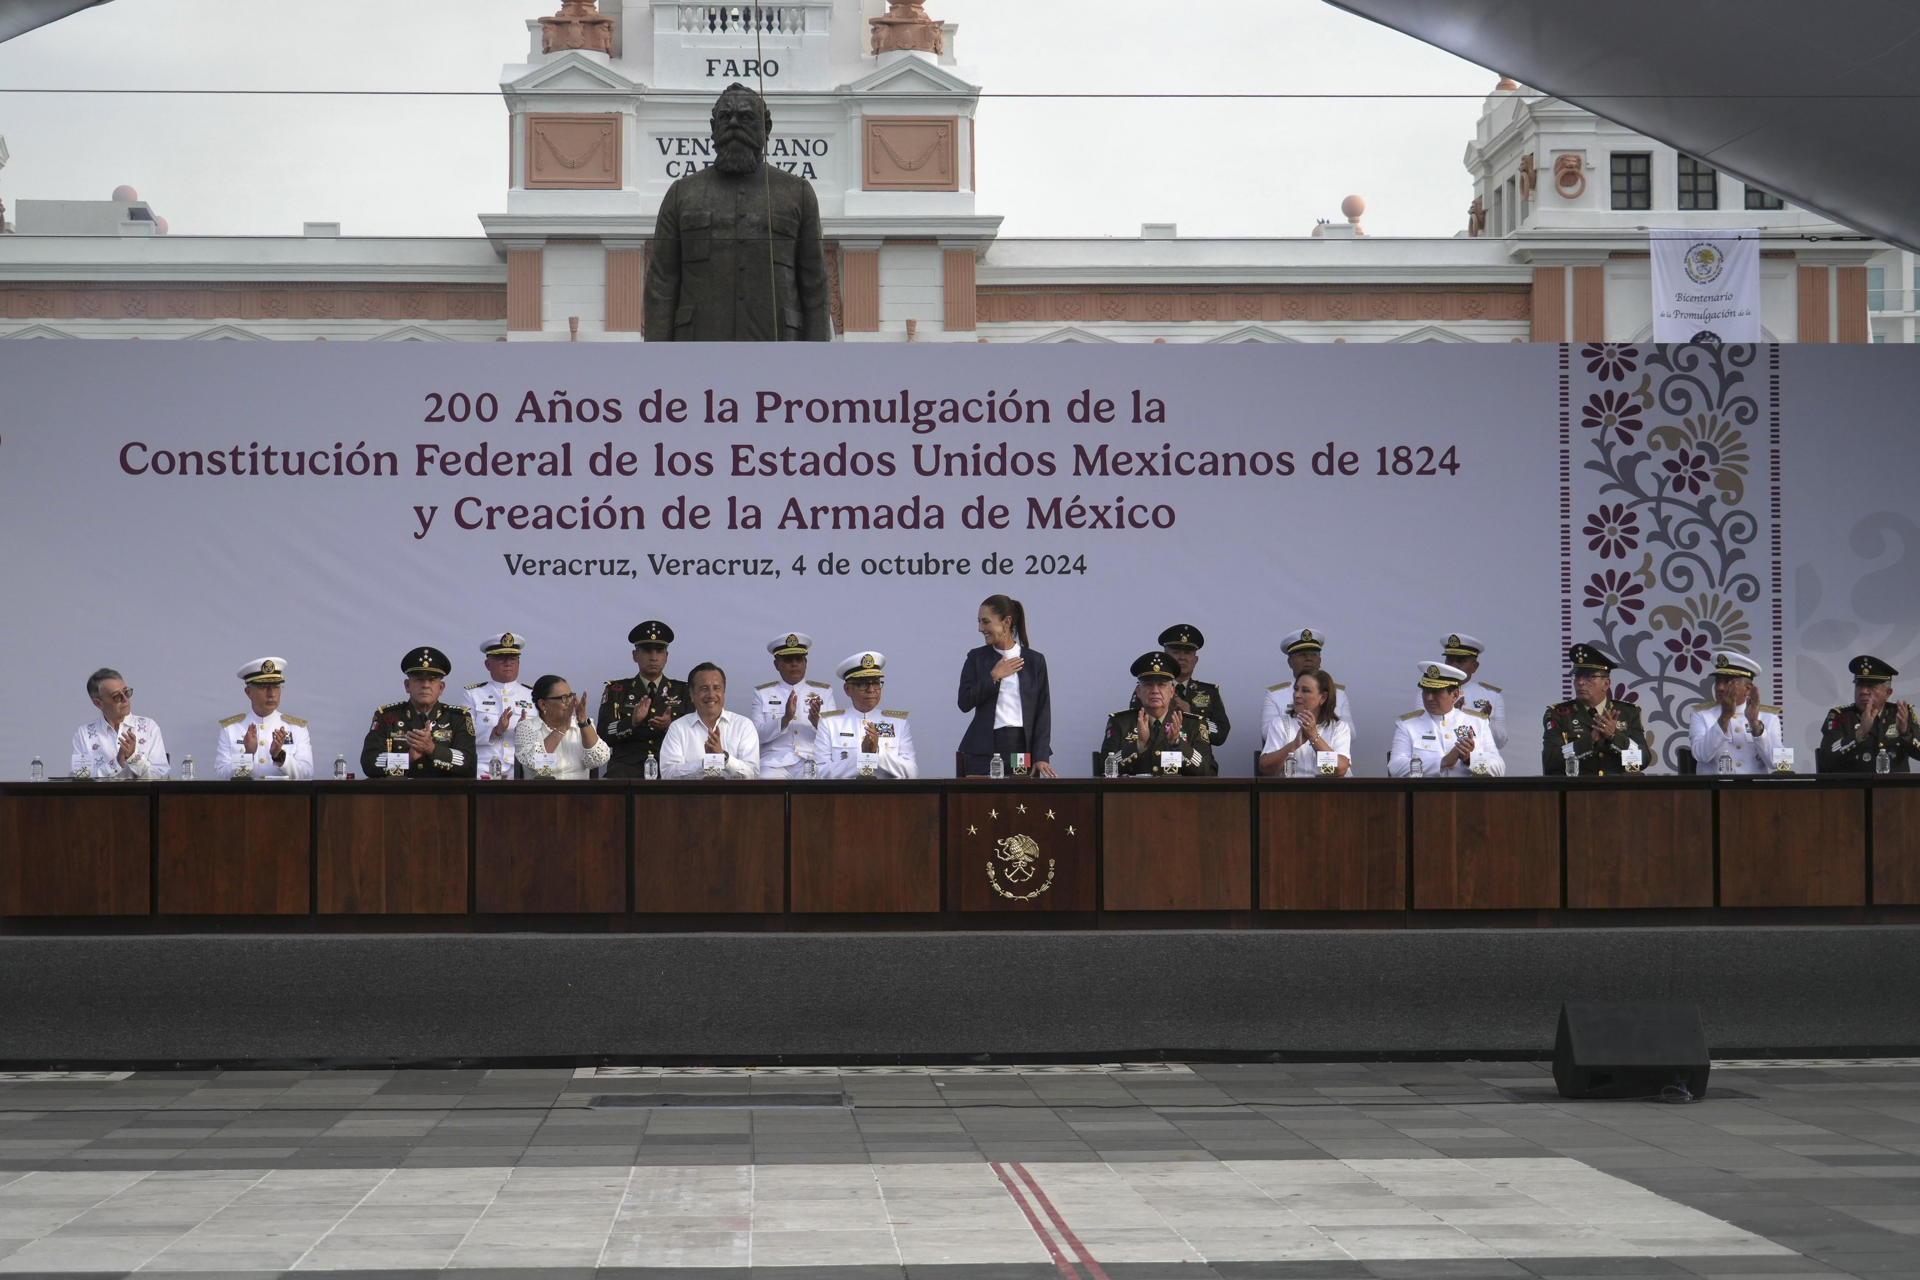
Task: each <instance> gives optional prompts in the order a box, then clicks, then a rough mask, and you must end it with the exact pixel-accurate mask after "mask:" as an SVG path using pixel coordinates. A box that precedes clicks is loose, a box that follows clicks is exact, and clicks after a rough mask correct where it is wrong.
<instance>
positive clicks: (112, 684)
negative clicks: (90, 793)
mask: <svg viewBox="0 0 1920 1280" xmlns="http://www.w3.org/2000/svg"><path fill="white" fill-rule="evenodd" d="M87 697H89V698H91V699H93V705H94V706H96V707H98V708H99V709H100V718H99V719H98V720H95V721H94V722H93V723H91V724H83V725H81V726H80V727H79V728H78V729H75V730H74V731H73V776H74V777H75V778H95V779H115V778H117V779H120V780H122V781H127V782H142V781H146V780H148V779H152V778H165V777H167V776H168V775H170V774H171V773H172V772H173V769H172V766H171V765H170V764H168V762H167V744H166V743H165V742H164V741H162V740H161V737H160V726H159V725H157V724H155V723H154V722H153V721H151V720H149V719H147V717H145V716H136V715H134V714H133V690H132V689H129V688H128V687H127V682H126V681H125V680H123V679H121V677H120V673H119V672H118V671H115V670H114V669H113V668H112V667H102V668H100V669H99V670H98V671H96V672H94V673H93V674H92V675H90V676H88V677H87Z"/></svg>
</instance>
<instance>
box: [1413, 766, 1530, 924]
mask: <svg viewBox="0 0 1920 1280" xmlns="http://www.w3.org/2000/svg"><path fill="white" fill-rule="evenodd" d="M1412 798H1413V905H1414V908H1415V909H1416V910H1422V911H1434V910H1442V911H1445V910H1453V911H1504V910H1544V909H1550V908H1554V907H1558V906H1559V905H1560V796H1559V794H1558V793H1556V792H1551V791H1495V790H1492V789H1487V790H1480V789H1478V788H1475V789H1472V790H1447V791H1428V792H1420V791H1415V792H1414V793H1413V797H1412Z"/></svg>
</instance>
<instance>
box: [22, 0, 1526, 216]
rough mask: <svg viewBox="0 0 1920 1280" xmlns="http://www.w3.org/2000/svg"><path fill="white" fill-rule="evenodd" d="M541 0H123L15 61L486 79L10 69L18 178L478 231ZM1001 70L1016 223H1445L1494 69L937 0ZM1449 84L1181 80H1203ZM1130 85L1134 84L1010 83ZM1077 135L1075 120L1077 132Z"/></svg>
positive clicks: (1135, 2)
mask: <svg viewBox="0 0 1920 1280" xmlns="http://www.w3.org/2000/svg"><path fill="white" fill-rule="evenodd" d="M558 7H559V5H558V3H557V0H556V2H554V3H540V2H539V0H305V2H303V3H299V4H295V3H291V2H290V0H243V2H239V3H236V0H114V2H113V3H111V4H106V5H102V6H100V7H97V8H94V9H90V10H88V11H86V12H83V13H80V14H78V15H76V16H74V17H71V18H68V19H66V20H64V21H62V22H59V23H56V24H54V25H53V26H50V27H45V28H42V29H40V30H38V31H34V32H30V33H28V34H27V35H24V36H21V37H19V38H17V39H15V40H12V41H10V42H7V43H5V44H0V86H4V87H5V88H6V89H7V90H18V89H25V88H43V89H66V90H101V89H121V90H127V89H169V90H181V89H226V90H262V89H273V90H288V89H303V90H312V89H322V90H370V89H381V90H406V91H411V92H414V93H418V92H421V91H432V90H437V91H467V92H468V93H470V94H473V95H476V96H464V97H462V96H455V97H424V96H415V97H346V98H339V97H335V98H323V97H313V96H293V97H272V96H259V95H246V96H211V95H205V94H179V93H175V94H125V93H121V94H100V93H93V92H88V93H64V94H39V93H23V92H12V91H9V92H0V137H4V138H5V139H6V141H7V145H8V147H9V149H10V150H11V152H12V160H11V162H10V163H9V164H8V165H7V166H6V168H5V169H4V170H0V199H4V200H6V201H8V202H9V203H12V202H14V201H16V200H20V199H92V200H98V199H105V198H106V197H107V196H108V195H109V194H110V193H111V192H112V190H113V189H114V187H116V186H118V185H119V184H121V183H127V184H130V185H132V186H133V187H135V188H136V189H137V190H138V191H139V193H140V195H141V197H142V198H144V199H146V200H148V201H150V202H151V203H152V205H153V207H154V209H155V211H156V212H157V213H159V214H161V215H163V216H164V217H166V218H167V219H168V221H169V223H170V224H171V228H172V231H173V234H175V235H192V234H203V235H297V234H299V232H300V224H301V223H302V222H303V221H309V220H311V221H338V222H341V223H343V224H344V230H345V233H346V234H348V235H452V236H468V235H479V234H480V233H481V229H480V225H479V222H478V221H477V219H476V215H477V214H479V213H483V212H492V211H498V210H501V209H503V208H504V207H505V204H506V195H505V184H506V153H505V138H506V130H505V128H504V127H503V123H504V120H505V107H504V106H503V104H502V103H501V101H500V99H499V96H498V87H497V86H498V83H499V70H500V67H501V66H502V64H504V63H507V62H514V61H520V60H522V59H524V57H525V53H526V39H527V37H526V32H525V25H524V24H525V21H526V19H528V18H531V17H538V16H540V15H541V14H542V13H545V12H551V11H553V10H557V9H558ZM927 8H928V11H929V12H930V13H932V14H933V15H934V16H935V17H937V18H940V19H943V20H945V21H949V22H957V23H959V24H960V34H959V39H958V41H957V50H958V53H959V57H960V62H961V64H962V66H963V68H965V69H967V70H969V71H971V72H973V73H975V74H976V75H977V76H978V78H979V81H980V83H982V85H983V86H984V88H985V90H986V93H987V94H988V95H989V96H988V97H987V99H986V100H984V101H983V102H982V103H981V106H980V116H979V147H980V156H979V186H980V190H979V209H980V211H981V212H982V213H998V214H1001V215H1003V216H1004V217H1005V219H1006V222H1005V224H1004V226H1003V228H1002V234H1003V235H1008V236H1053V235H1061V236H1102V235H1113V236H1133V235H1137V234H1138V233H1139V228H1140V224H1141V223H1142V222H1178V223H1179V224H1180V232H1181V235H1182V236H1205V235H1213V236H1221V235H1261V236H1265V235H1304V234H1307V233H1308V232H1309V231H1311V230H1312V227H1313V223H1314V220H1315V219H1316V218H1338V217H1339V216H1340V215H1339V206H1340V200H1341V198H1342V197H1343V196H1345V195H1347V194H1348V193H1350V192H1357V193H1359V194H1361V195H1363V196H1365V198H1366V200H1367V206H1368V211H1367V215H1366V218H1365V225H1366V228H1367V230H1368V232H1369V233H1371V234H1373V235H1393V236H1451V235H1453V234H1455V233H1456V232H1457V231H1459V230H1460V229H1461V227H1462V226H1463V225H1464V223H1465V210H1466V206H1467V204H1468V202H1469V200H1470V199H1471V197H1472V191H1471V187H1470V185H1469V182H1468V177H1467V173H1466V170H1465V169H1464V168H1463V167H1462V166H1461V163H1460V157H1461V154H1462V152H1463V150H1464V148H1465V146H1466V144H1467V141H1468V139H1469V138H1470V137H1471V136H1472V133H1473V128H1474V122H1475V120H1476V119H1477V118H1478V114H1479V107H1480V99H1481V97H1482V96H1483V95H1484V94H1485V93H1486V92H1487V91H1488V90H1489V89H1491V88H1492V85H1493V80H1494V77H1493V75H1492V74H1491V73H1490V72H1488V71H1485V70H1483V69H1481V68H1478V67H1475V66H1473V65H1471V64H1470V63H1466V62H1463V61H1461V60H1460V59H1458V58H1455V57H1453V56H1452V55H1450V54H1446V53H1442V52H1440V51H1439V50H1437V49H1433V48H1430V47H1428V46H1426V45H1423V44H1420V43H1419V42H1417V41H1415V40H1412V39H1410V38H1408V37H1406V36H1402V35H1399V34H1398V33H1395V32H1392V31H1388V30H1387V29H1385V28H1383V27H1379V26H1376V25H1374V24H1372V23H1369V22H1366V21H1364V20H1362V19H1359V18H1355V17H1352V16H1351V15H1349V14H1346V13H1344V12H1342V11H1340V10H1337V9H1334V8H1331V7H1329V6H1327V5H1325V4H1322V3H1321V2H1320V0H1242V3H1240V4H1238V5H1233V6H1226V5H1214V4H1207V3H1202V2H1200V0H1181V2H1178V3H1169V2H1168V0H928V3H927ZM1219 92H1244V93H1339V94H1351V93H1442V94H1459V95H1466V96H1465V97H1460V98H1454V99H1450V100H1442V101H1431V100H1429V101H1419V100H1413V101H1406V100H1402V101H1393V100H1363V101H1353V100H1338V99H1306V100H1292V101H1246V100H1229V101H1220V100H1214V101H1205V100H1201V101H1192V100H1188V101H1183V100H1180V99H1177V98H1167V97H1156V96H1147V95H1167V94H1182V93H1219ZM995 93H1126V94H1129V95H1141V96H1138V97H1131V98H1128V99H1126V100H1119V101H1116V100H1112V99H1085V100H1080V101H1064V102H1063V101H1059V100H1042V101H1033V100H1021V99H1017V98H1015V99H1004V100H1003V99H995V98H993V97H992V96H991V95H993V94H995ZM1069 140H1071V142H1069Z"/></svg>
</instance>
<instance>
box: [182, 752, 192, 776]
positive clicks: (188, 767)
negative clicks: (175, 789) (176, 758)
mask: <svg viewBox="0 0 1920 1280" xmlns="http://www.w3.org/2000/svg"><path fill="white" fill-rule="evenodd" d="M180 781H182V782H192V781H193V757H192V756H186V757H184V758H182V760H181V761H180Z"/></svg>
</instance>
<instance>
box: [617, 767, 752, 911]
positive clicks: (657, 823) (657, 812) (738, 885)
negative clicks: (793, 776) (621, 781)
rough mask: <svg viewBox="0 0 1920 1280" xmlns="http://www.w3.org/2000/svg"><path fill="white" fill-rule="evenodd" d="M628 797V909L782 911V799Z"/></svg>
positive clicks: (717, 790)
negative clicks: (630, 832)
mask: <svg viewBox="0 0 1920 1280" xmlns="http://www.w3.org/2000/svg"><path fill="white" fill-rule="evenodd" d="M724 787H725V784H724V783H715V784H714V789H712V790H709V791H701V792H673V791H648V790H645V789H641V790H636V791H635V792H634V793H633V909H634V910H635V911H639V912H644V913H654V912H677V911H678V912H699V913H729V914H730V913H735V912H758V913H765V914H777V913H779V912H781V911H783V910H785V909H786V893H787V883H786V865H787V801H786V797H785V796H782V795H778V794H767V793H764V792H756V793H752V794H746V793H740V792H735V793H733V794H731V795H729V794H727V793H726V791H725V790H724Z"/></svg>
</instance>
